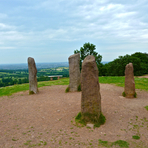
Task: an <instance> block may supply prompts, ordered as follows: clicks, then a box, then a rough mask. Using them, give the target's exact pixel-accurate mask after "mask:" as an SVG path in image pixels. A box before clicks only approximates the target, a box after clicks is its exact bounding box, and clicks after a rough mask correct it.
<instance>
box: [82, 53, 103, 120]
mask: <svg viewBox="0 0 148 148" xmlns="http://www.w3.org/2000/svg"><path fill="white" fill-rule="evenodd" d="M98 73H99V72H98V67H97V64H96V61H95V57H94V56H92V55H89V56H87V57H86V58H85V59H84V61H83V63H82V70H81V89H82V95H81V113H82V116H83V119H85V120H86V121H92V120H98V119H99V117H100V114H101V95H100V85H99V81H98Z"/></svg>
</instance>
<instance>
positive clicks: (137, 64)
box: [0, 52, 148, 87]
mask: <svg viewBox="0 0 148 148" xmlns="http://www.w3.org/2000/svg"><path fill="white" fill-rule="evenodd" d="M147 61H148V54H147V53H140V52H137V53H134V54H132V55H125V56H119V58H117V59H115V60H113V61H111V62H101V63H99V64H97V66H98V69H99V76H124V71H125V66H126V65H127V64H128V63H133V67H134V75H135V76H142V75H146V74H148V62H147ZM36 67H37V80H38V82H39V81H49V80H50V77H48V76H53V75H62V77H69V64H68V62H60V63H58V62H57V63H36ZM28 76H29V73H28V64H27V63H24V64H0V87H5V86H10V85H15V84H23V83H28V82H29V79H28ZM56 79H57V77H54V78H53V80H56Z"/></svg>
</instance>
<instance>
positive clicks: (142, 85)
mask: <svg viewBox="0 0 148 148" xmlns="http://www.w3.org/2000/svg"><path fill="white" fill-rule="evenodd" d="M124 81H125V77H123V76H121V77H118V76H112V77H99V82H100V83H104V84H115V85H116V86H120V87H124ZM135 88H136V89H141V90H146V91H148V79H147V78H138V77H135Z"/></svg>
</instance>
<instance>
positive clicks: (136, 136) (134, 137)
mask: <svg viewBox="0 0 148 148" xmlns="http://www.w3.org/2000/svg"><path fill="white" fill-rule="evenodd" d="M132 138H133V139H136V140H138V139H140V137H139V136H138V135H134V136H132Z"/></svg>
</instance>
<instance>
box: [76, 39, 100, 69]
mask: <svg viewBox="0 0 148 148" xmlns="http://www.w3.org/2000/svg"><path fill="white" fill-rule="evenodd" d="M95 50H96V46H95V45H93V44H90V43H89V42H88V43H85V44H84V45H83V47H81V48H80V50H77V49H76V50H74V53H75V54H76V53H80V70H81V68H82V62H83V60H84V59H85V57H87V56H88V55H93V56H94V57H95V59H96V63H97V66H98V68H99V66H101V60H102V56H101V55H100V54H98V53H97V52H96V51H95Z"/></svg>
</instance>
